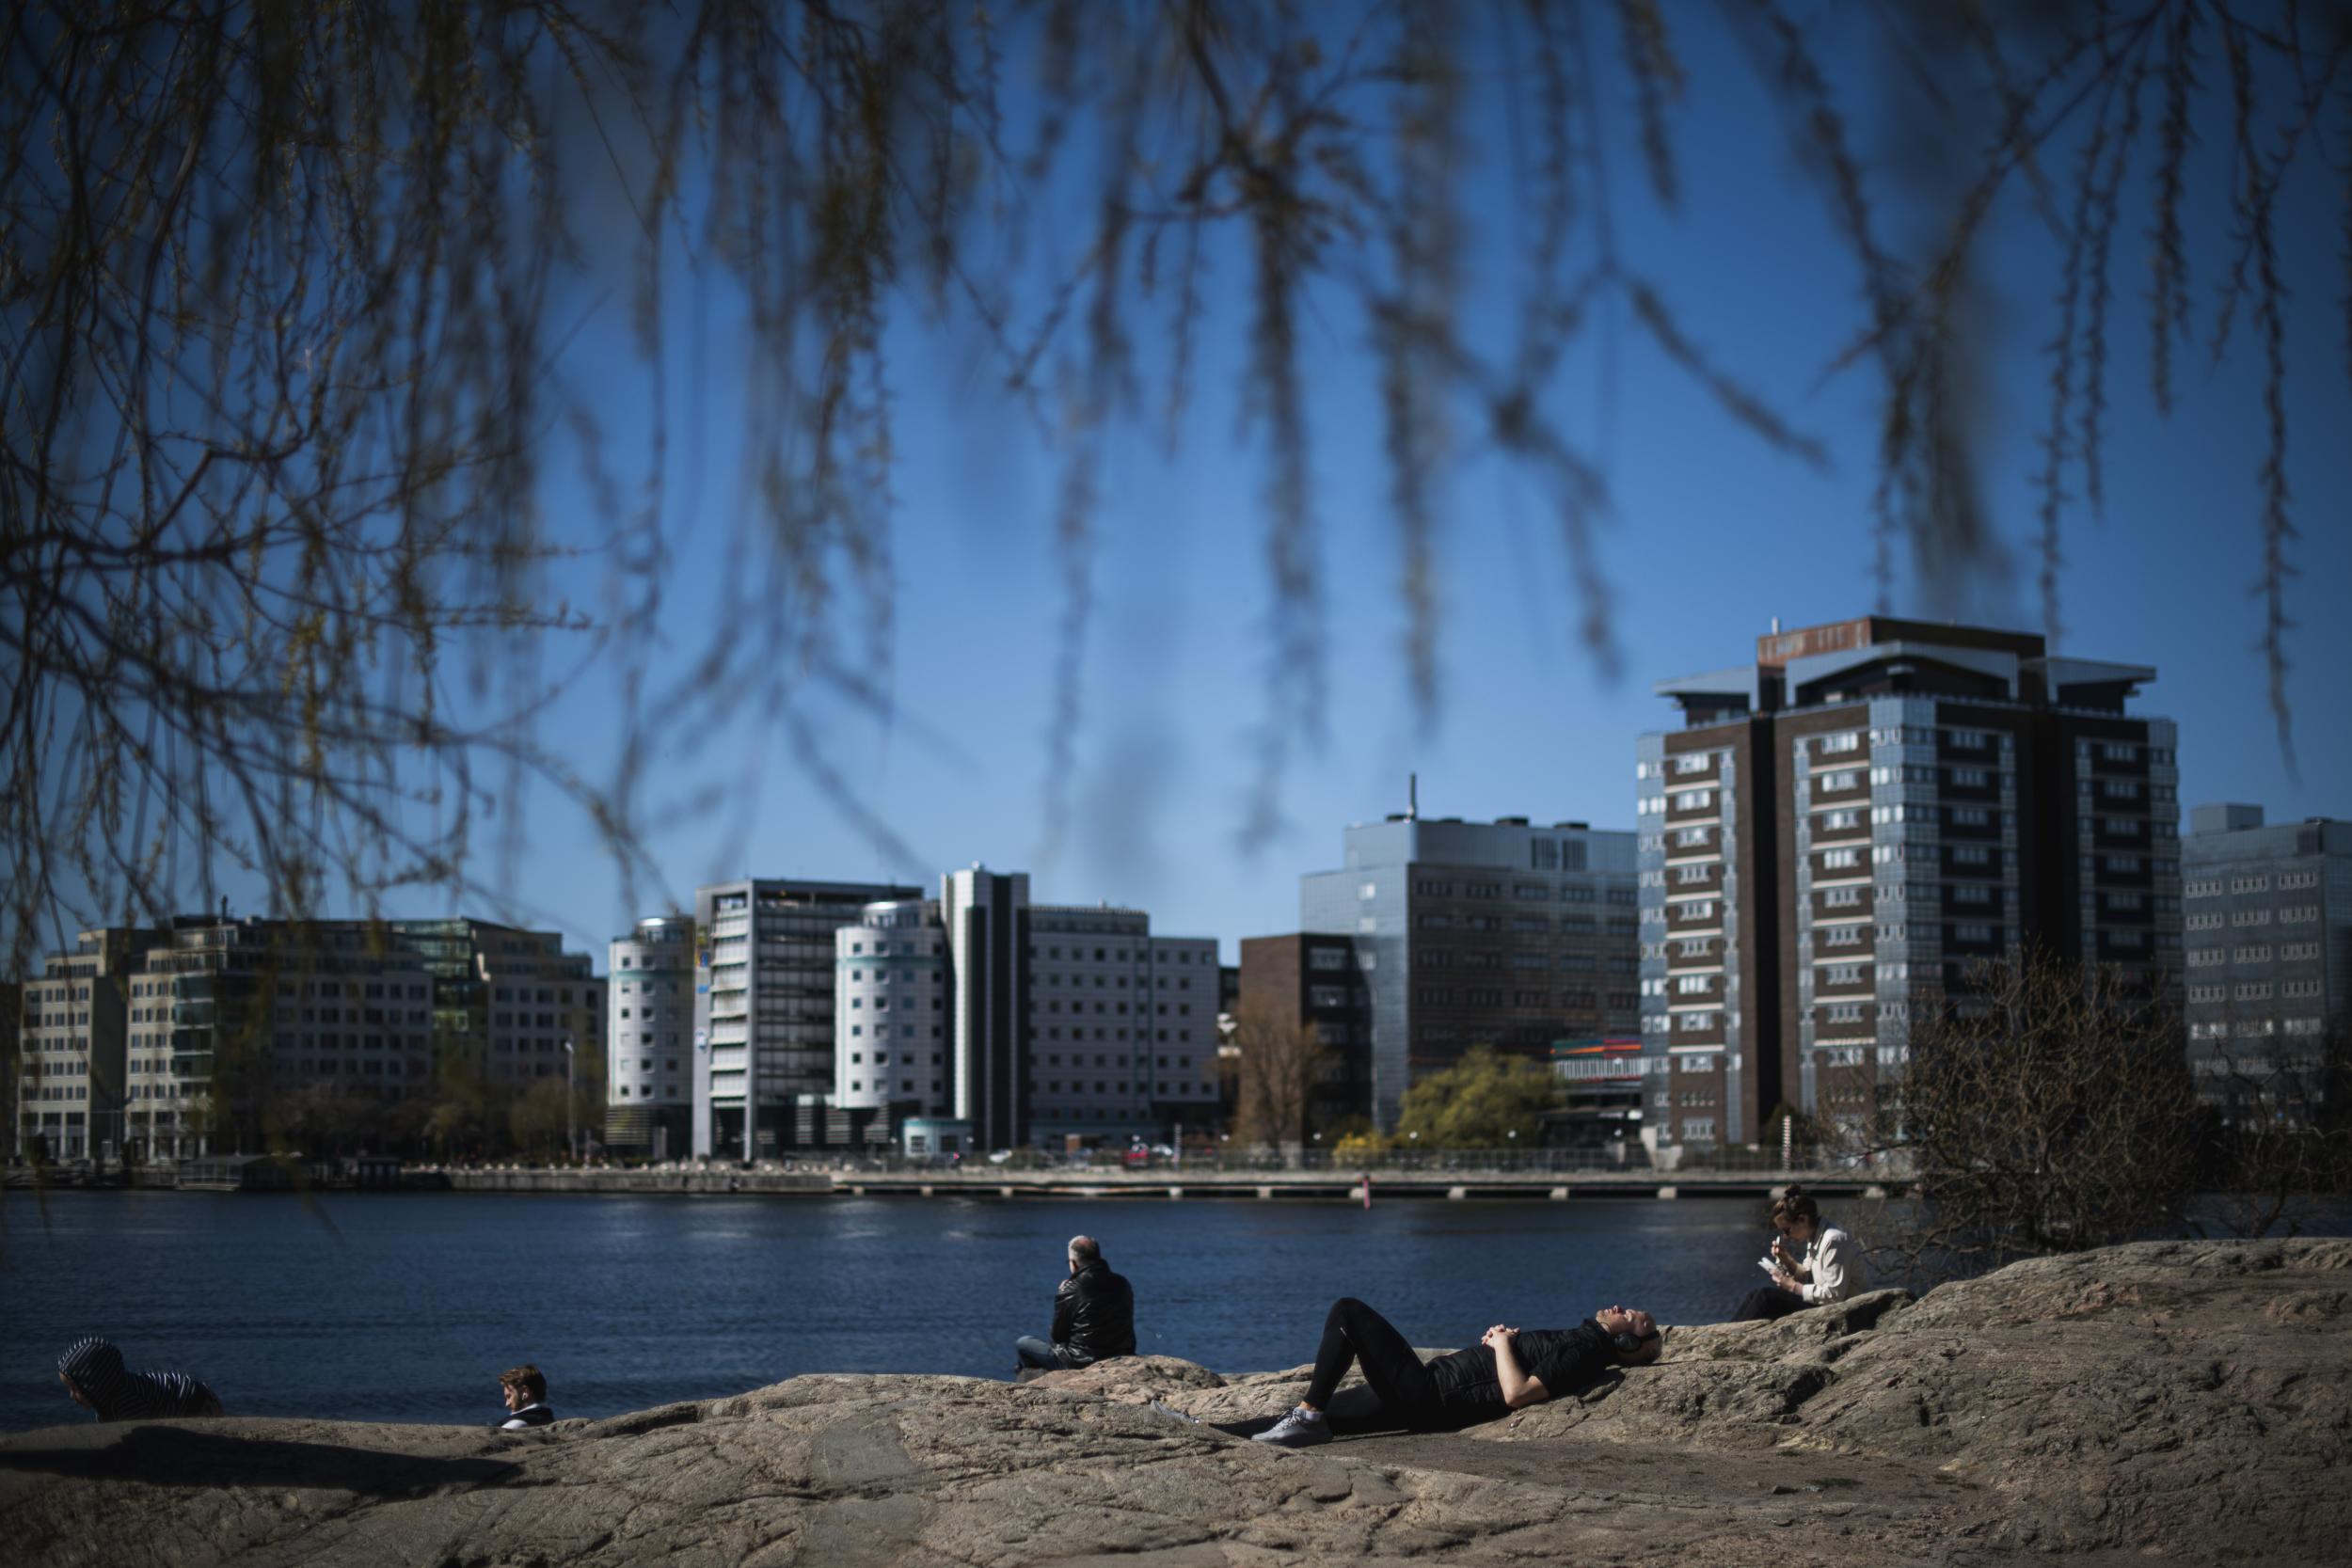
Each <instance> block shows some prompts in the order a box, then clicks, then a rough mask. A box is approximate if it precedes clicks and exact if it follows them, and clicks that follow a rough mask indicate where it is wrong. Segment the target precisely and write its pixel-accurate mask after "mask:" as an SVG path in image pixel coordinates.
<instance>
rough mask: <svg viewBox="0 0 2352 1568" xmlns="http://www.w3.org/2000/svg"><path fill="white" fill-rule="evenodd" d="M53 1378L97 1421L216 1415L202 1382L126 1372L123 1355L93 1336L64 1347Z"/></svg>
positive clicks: (213, 1398)
mask: <svg viewBox="0 0 2352 1568" xmlns="http://www.w3.org/2000/svg"><path fill="white" fill-rule="evenodd" d="M57 1380H58V1381H59V1382H61V1383H63V1384H64V1385H65V1391H66V1392H67V1393H68V1394H70V1395H72V1398H73V1402H74V1403H75V1404H78V1405H81V1406H83V1407H85V1408H86V1409H87V1410H89V1411H91V1412H93V1413H94V1414H96V1416H97V1417H98V1418H99V1419H100V1420H102V1421H158V1420H173V1419H176V1418H180V1417H183V1416H217V1415H219V1414H220V1413H221V1409H220V1398H219V1396H218V1395H216V1394H215V1393H214V1392H213V1390H212V1389H211V1388H210V1387H209V1386H207V1385H205V1383H204V1382H203V1381H202V1380H201V1379H199V1378H193V1377H190V1376H188V1375H187V1374H186V1373H185V1372H133V1371H125V1370H123V1367H122V1352H120V1351H119V1350H117V1349H116V1348H115V1347H114V1345H113V1344H112V1343H111V1342H110V1341H108V1340H104V1339H101V1338H97V1337H95V1336H92V1337H91V1338H87V1339H77V1340H75V1341H74V1342H73V1343H72V1344H71V1345H69V1346H68V1347H66V1352H65V1354H63V1355H60V1356H58V1357H57Z"/></svg>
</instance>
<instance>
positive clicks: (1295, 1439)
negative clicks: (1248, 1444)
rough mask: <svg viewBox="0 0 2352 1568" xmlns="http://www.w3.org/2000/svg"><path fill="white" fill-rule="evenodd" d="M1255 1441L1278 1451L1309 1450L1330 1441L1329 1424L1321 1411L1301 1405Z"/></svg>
mask: <svg viewBox="0 0 2352 1568" xmlns="http://www.w3.org/2000/svg"><path fill="white" fill-rule="evenodd" d="M1255 1440H1256V1441H1257V1442H1260V1443H1271V1444H1273V1445H1274V1446H1275V1447H1276V1448H1279V1449H1304V1448H1310V1447H1312V1446H1313V1445H1314V1444H1317V1443H1328V1442H1329V1441H1330V1440H1331V1423H1330V1422H1329V1421H1327V1420H1325V1419H1324V1418H1323V1412H1322V1411H1320V1410H1310V1409H1308V1408H1307V1407H1306V1406H1305V1405H1303V1404H1302V1405H1300V1406H1298V1407H1297V1408H1296V1409H1295V1410H1293V1411H1292V1412H1291V1413H1290V1414H1289V1415H1287V1416H1285V1417H1283V1418H1281V1419H1280V1420H1279V1421H1277V1422H1275V1423H1274V1424H1273V1425H1272V1426H1270V1427H1268V1428H1266V1430H1265V1431H1263V1432H1262V1433H1258V1435H1257V1437H1256V1439H1255Z"/></svg>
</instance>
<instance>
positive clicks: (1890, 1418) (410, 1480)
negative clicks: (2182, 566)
mask: <svg viewBox="0 0 2352 1568" xmlns="http://www.w3.org/2000/svg"><path fill="white" fill-rule="evenodd" d="M2348 1327H2352V1242H2344V1241H2296V1242H2273V1243H2150V1244H2147V1245H2142V1246H2131V1247H2117V1248H2110V1249H2107V1250H2106V1251H2102V1252H2096V1253H2087V1254H2082V1255H2079V1256H2076V1257H2072V1258H2063V1259H2041V1260H2036V1261H2033V1262H2028V1263H2020V1264H2017V1265H2015V1266H2013V1267H2011V1268H2009V1269H2005V1270H2003V1271H2001V1272H2000V1273H1998V1274H1995V1275H1989V1276H1987V1277H1985V1278H1983V1279H1979V1280H1975V1281H1971V1282H1968V1283H1965V1284H1961V1285H1951V1286H1946V1287H1944V1288H1942V1289H1939V1290H1937V1291H1932V1292H1931V1293H1929V1294H1928V1295H1927V1296H1925V1297H1923V1298H1921V1299H1919V1300H1917V1301H1913V1300H1912V1299H1911V1298H1910V1297H1908V1296H1907V1295H1905V1294H1904V1293H1903V1292H1900V1291H1878V1292H1874V1293H1873V1294H1872V1295H1870V1296H1867V1297H1862V1298H1858V1299H1857V1300H1855V1301H1853V1302H1849V1303H1846V1304H1844V1305H1843V1306H1841V1307H1836V1308H1833V1309H1817V1310H1814V1311H1808V1312H1803V1313H1799V1314H1796V1315H1795V1316H1793V1317H1790V1318H1787V1319H1784V1320H1782V1321H1780V1322H1778V1323H1750V1324H1718V1325H1705V1326H1690V1327H1682V1328H1678V1329H1676V1330H1674V1331H1672V1332H1671V1333H1670V1334H1669V1335H1668V1338H1667V1341H1666V1347H1665V1351H1664V1354H1663V1355H1662V1357H1661V1361H1660V1362H1659V1364H1658V1365H1657V1366H1655V1367H1650V1368H1645V1369H1641V1370H1634V1371H1629V1372H1625V1373H1622V1374H1614V1375H1612V1376H1609V1377H1605V1378H1603V1379H1602V1380H1601V1381H1600V1382H1599V1383H1598V1384H1597V1385H1596V1386H1594V1387H1592V1388H1590V1389H1586V1390H1583V1391H1581V1392H1580V1393H1577V1394H1575V1395H1573V1396H1571V1397H1566V1398H1562V1399H1560V1400H1556V1401H1554V1402H1551V1403H1549V1404H1545V1405H1538V1406H1535V1407H1534V1408H1532V1409H1528V1410H1523V1411H1519V1412H1518V1413H1516V1414H1514V1415H1512V1416H1510V1417H1507V1418H1504V1419H1502V1420H1500V1421H1496V1422H1493V1423H1490V1424H1488V1425H1486V1426H1482V1427H1477V1428H1472V1429H1470V1430H1468V1431H1465V1432H1461V1433H1398V1432H1395V1431H1393V1430H1384V1428H1383V1423H1382V1422H1381V1421H1380V1420H1379V1419H1378V1418H1377V1413H1376V1410H1375V1409H1374V1408H1372V1407H1373V1406H1374V1405H1375V1402H1373V1401H1372V1400H1371V1399H1370V1396H1369V1393H1368V1391H1365V1390H1362V1389H1360V1388H1359V1389H1357V1390H1356V1391H1354V1392H1352V1393H1351V1394H1349V1395H1347V1396H1345V1397H1344V1398H1343V1400H1342V1401H1340V1402H1335V1414H1336V1415H1338V1416H1339V1417H1340V1418H1341V1421H1340V1425H1341V1427H1342V1430H1343V1435H1342V1436H1341V1437H1340V1438H1339V1440H1337V1441H1335V1442H1333V1443H1331V1444H1329V1445H1327V1446H1326V1447H1323V1448H1318V1449H1308V1450H1304V1451H1301V1452H1284V1451H1280V1450H1276V1449H1268V1448H1266V1447H1265V1446H1263V1445H1262V1444H1257V1443H1252V1442H1249V1441H1248V1440H1247V1437H1246V1435H1245V1434H1246V1433H1247V1432H1248V1431H1250V1430H1254V1429H1255V1428H1256V1427H1257V1426H1259V1425H1262V1424H1263V1422H1264V1421H1266V1420H1269V1419H1270V1418H1273V1417H1274V1416H1276V1415H1278V1414H1279V1412H1280V1411H1281V1410H1282V1409H1284V1408H1286V1407H1287V1406H1288V1404H1289V1403H1290V1402H1293V1401H1295V1399H1296V1397H1297V1395H1298V1393H1299V1391H1300V1390H1301V1389H1302V1388H1303V1386H1304V1385H1305V1380H1306V1370H1305V1369H1304V1368H1294V1369H1288V1370H1280V1371H1273V1372H1264V1373H1258V1374H1254V1375H1250V1376H1244V1377H1219V1376H1218V1375H1217V1374H1216V1373H1214V1372H1211V1371H1209V1370H1206V1369H1204V1368H1200V1367H1196V1366H1193V1365H1191V1364H1190V1363H1186V1362H1182V1361H1176V1360H1173V1359H1171V1358H1168V1357H1159V1356H1148V1357H1136V1358H1130V1359H1127V1360H1123V1361H1114V1362H1106V1363H1103V1364H1101V1365H1098V1366H1095V1367H1090V1368H1086V1369H1083V1370H1078V1371H1070V1372H1055V1373H1051V1374H1049V1375H1048V1376H1046V1377H1044V1378H1041V1379H1039V1380H1037V1381H1036V1382H1034V1383H1031V1384H1026V1385H1021V1386H1014V1385H1010V1384H1006V1383H999V1382H993V1381H987V1380H982V1379H972V1378H954V1377H934V1376H844V1375H829V1376H813V1377H801V1378H794V1379H792V1380H790V1381H788V1382H786V1383H781V1384H777V1385H775V1386H772V1387H769V1388H762V1389H757V1390H755V1391H752V1392H749V1393H745V1394H741V1395H737V1396H734V1397H732V1398H728V1399H722V1400H711V1401H704V1402H690V1403H680V1404H672V1405H665V1406H661V1407H659V1408H657V1409H653V1410H646V1411H639V1412H636V1413H633V1414H631V1415H628V1416H620V1417H614V1418H610V1419H606V1420H597V1421H577V1420H574V1421H560V1422H558V1423H556V1424H555V1425H554V1426H552V1427H548V1428H543V1429H540V1430H537V1431H533V1432H528V1433H493V1432H487V1431H479V1430H475V1429H472V1428H448V1427H414V1426H376V1425H366V1424H359V1423H331V1422H316V1421H294V1420H272V1419H262V1418H230V1419H223V1420H212V1421H183V1422H151V1423H143V1424H120V1425H113V1426H97V1425H78V1426H72V1427H60V1428H53V1429H50V1430H48V1431H43V1432H33V1433H12V1434H8V1435H7V1436H5V1437H0V1541H5V1542H6V1543H7V1544H8V1550H7V1553H6V1558H7V1560H8V1562H9V1563H11V1564H28V1565H30V1564H39V1565H44V1568H45V1565H49V1564H58V1565H67V1564H74V1565H79V1564H88V1565H91V1568H101V1565H103V1568H114V1565H118V1564H119V1565H127V1568H143V1565H149V1564H153V1565H158V1568H161V1565H167V1564H168V1565H170V1568H211V1565H214V1564H240V1565H247V1564H249V1565H254V1568H271V1565H278V1564H284V1565H288V1568H291V1565H294V1564H308V1563H321V1562H325V1563H334V1564H337V1565H339V1568H372V1565H376V1564H383V1565H387V1568H389V1565H393V1564H398V1565H401V1568H410V1565H416V1568H553V1565H557V1564H586V1565H613V1568H619V1565H631V1564H640V1563H653V1562H661V1563H665V1564H667V1563H676V1564H702V1563H708V1564H713V1565H717V1564H730V1565H731V1564H752V1565H771V1564H774V1565H783V1564H811V1565H815V1564H825V1565H848V1568H858V1565H863V1564H898V1563H904V1564H913V1565H924V1564H941V1565H946V1564H957V1565H961V1568H993V1565H997V1564H1004V1565H1011V1564H1024V1563H1054V1564H1067V1565H1095V1564H1100V1565H1104V1568H1107V1565H1109V1564H1112V1563H1117V1564H1120V1565H1121V1568H1245V1565H1246V1568H1260V1565H1272V1564H1282V1563H1315V1564H1322V1563H1330V1564H1338V1563H1351V1564H1352V1563H1383V1562H1401V1561H1404V1560H1412V1559H1424V1558H1435V1557H1440V1556H1441V1557H1442V1558H1443V1559H1444V1560H1446V1561H1447V1562H1449V1563H1462V1564H1472V1565H1484V1564H1528V1563H1537V1562H1553V1561H1563V1562H1566V1561H1573V1562H1580V1563H1581V1562H1587V1561H1590V1562H1595V1563H1603V1562H1609V1563H1658V1564H1661V1565H1664V1564H1672V1565H1673V1568H1716V1565H1722V1568H1733V1565H1738V1568H1750V1565H1752V1564H1754V1563H1756V1562H1757V1561H1759V1560H1770V1561H1773V1562H1785V1563H1792V1564H1812V1563H1824V1564H1838V1565H1841V1568H1843V1565H1849V1564H1857V1563H1861V1564H1875V1563H1951V1564H1973V1563H1986V1562H1996V1561H2000V1562H2006V1561H2019V1562H2023V1561H2026V1560H2049V1559H2050V1558H2052V1557H2059V1558H2064V1559H2067V1560H2073V1561H2079V1562H2101V1563H2117V1564H2120V1563H2122V1562H2123V1561H2125V1560H2127V1559H2128V1560H2131V1561H2134V1562H2144V1561H2148V1560H2185V1561H2200V1562H2203V1561H2229V1560H2238V1561H2245V1562H2261V1563H2286V1564H2294V1563H2321V1562H2327V1563H2336V1562H2341V1561H2342V1560H2344V1542H2345V1541H2346V1540H2347V1539H2352V1487H2347V1486H2346V1485H2345V1484H2344V1482H2345V1479H2346V1478H2345V1473H2344V1472H2345V1462H2346V1459H2347V1456H2352V1354H2346V1353H2347V1350H2348V1349H2352V1343H2348V1342H2347V1337H2346V1336H2347V1328H2348ZM1155 1406H1158V1407H1162V1408H1155ZM1169 1410H1174V1411H1181V1412H1184V1414H1186V1415H1189V1416H1191V1417H1193V1418H1196V1419H1195V1420H1192V1421H1187V1420H1184V1419H1181V1418H1178V1417H1175V1416H1171V1415H1169V1414H1168V1413H1167V1412H1168V1411H1169Z"/></svg>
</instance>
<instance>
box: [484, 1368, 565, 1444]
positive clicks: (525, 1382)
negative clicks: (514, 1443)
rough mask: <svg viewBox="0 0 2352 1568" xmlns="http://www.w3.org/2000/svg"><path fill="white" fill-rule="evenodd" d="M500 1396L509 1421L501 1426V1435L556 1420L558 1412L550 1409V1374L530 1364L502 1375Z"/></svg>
mask: <svg viewBox="0 0 2352 1568" xmlns="http://www.w3.org/2000/svg"><path fill="white" fill-rule="evenodd" d="M499 1392H500V1394H501V1395H502V1396H503V1397H504V1399H505V1401H506V1418H505V1419H504V1420H502V1421H501V1422H499V1423H498V1429H499V1430H500V1431H501V1432H520V1431H522V1430H523V1429H524V1428H526V1427H543V1426H546V1425H548V1423H550V1422H552V1421H553V1420H554V1419H555V1412H554V1411H553V1410H550V1409H549V1408H548V1379H547V1374H546V1373H545V1372H542V1371H541V1370H539V1369H538V1368H536V1367H534V1366H532V1364H531V1363H530V1362H528V1361H526V1362H524V1363H523V1364H522V1365H521V1366H519V1367H509V1368H507V1369H506V1370H504V1371H502V1372H501V1373H499Z"/></svg>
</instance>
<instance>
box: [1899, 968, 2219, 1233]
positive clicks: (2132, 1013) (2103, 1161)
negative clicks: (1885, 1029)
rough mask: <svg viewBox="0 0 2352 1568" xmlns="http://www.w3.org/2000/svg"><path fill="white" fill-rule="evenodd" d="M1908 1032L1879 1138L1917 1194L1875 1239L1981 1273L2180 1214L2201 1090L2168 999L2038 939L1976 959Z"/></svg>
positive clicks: (2189, 1181)
mask: <svg viewBox="0 0 2352 1568" xmlns="http://www.w3.org/2000/svg"><path fill="white" fill-rule="evenodd" d="M1909 1043H1910V1061H1909V1064H1908V1065H1907V1066H1906V1067H1905V1069H1903V1074H1902V1077H1901V1078H1900V1079H1899V1080H1898V1081H1896V1082H1895V1083H1894V1084H1893V1085H1889V1086H1888V1088H1887V1089H1886V1090H1885V1091H1883V1099H1882V1104H1881V1108H1880V1112H1879V1117H1880V1125H1879V1127H1878V1128H1877V1130H1876V1132H1875V1134H1874V1141H1875V1149H1874V1152H1875V1153H1877V1154H1879V1155H1881V1156H1883V1157H1884V1158H1886V1159H1887V1160H1888V1162H1889V1164H1890V1165H1891V1166H1892V1168H1894V1169H1896V1170H1899V1171H1901V1172H1903V1173H1904V1174H1905V1175H1906V1177H1907V1180H1908V1181H1909V1183H1910V1186H1911V1196H1912V1197H1913V1198H1914V1200H1915V1201H1914V1203H1913V1204H1912V1206H1911V1210H1910V1213H1909V1217H1908V1219H1907V1220H1904V1221H1902V1222H1900V1223H1899V1224H1898V1225H1897V1227H1895V1230H1894V1233H1893V1234H1891V1235H1886V1236H1883V1237H1881V1238H1879V1239H1878V1243H1877V1244H1878V1245H1879V1246H1882V1247H1886V1248H1891V1249H1892V1250H1893V1251H1894V1252H1896V1253H1898V1254H1899V1255H1901V1256H1902V1257H1903V1258H1904V1259H1906V1260H1907V1261H1908V1263H1909V1264H1910V1265H1911V1267H1912V1268H1913V1269H1914V1271H1915V1272H1921V1271H1923V1272H1927V1273H1937V1272H1948V1271H1951V1270H1962V1271H1965V1272H1972V1273H1973V1272H1978V1271H1980V1270H1982V1269H1985V1268H1991V1267H1997V1266H1998V1265H2000V1264H2001V1263H2004V1262H2008V1261H2010V1260H2011V1259H2017V1258H2024V1257H2031V1256H2035V1255H2038V1254H2042V1253H2048V1252H2074V1251H2080V1250H2082V1249H2084V1248H2087V1247H2098V1246H2108V1245H2112V1244H2114V1243H2119V1242H2130V1241H2137V1240H2139V1239H2141V1238H2142V1237H2143V1236H2146V1235H2147V1234H2149V1233H2150V1232H2151V1231H2153V1230H2154V1229H2155V1228H2157V1227H2162V1226H2167V1225H2173V1224H2178V1223H2180V1221H2181V1219H2182V1216H2183V1214H2184V1212H2185V1206H2186V1203H2187V1200H2188V1197H2189V1196H2190V1194H2191V1193H2192V1191H2193V1190H2194V1177H2195V1170H2196V1149H2195V1146H2194V1142H2193V1133H2194V1128H2195V1123H2196V1117H2197V1104H2196V1096H2195V1092H2194V1089H2193V1088H2192V1086H2191V1083H2190V1078H2189V1071H2188V1063H2187V1059H2186V1056H2185V1052H2184V1049H2183V1047H2184V1038H2183V1034H2182V1028H2181V1021H2180V1016H2179V1014H2178V1013H2177V1012H2176V1011H2174V1010H2173V1009H2172V1008H2171V1007H2170V1006H2169V1005H2168V1003H2167V1001H2166V999H2165V998H2163V997H2161V996H2153V997H2152V996H2150V995H2149V994H2147V993H2146V991H2144V990H2140V989H2137V988H2132V987H2126V986H2124V985H2122V984H2121V983H2120V982H2118V981H2117V980H2116V978H2115V977H2114V976H2113V975H2112V974H2109V973H2107V972H2106V971H2104V970H2102V969H2099V968H2097V967H2096V966H2084V965H2075V964H2072V963H2067V962H2063V961H2061V960H2058V959H2057V958H2052V957H2051V956H2049V955H2048V954H2046V953H2042V952H2039V951H2034V952H2026V953H2018V954H2012V955H2010V956H2008V957H2005V958H1991V959H1979V960H1976V961H1975V962H1973V963H1972V964H1971V965H1970V966H1969V968H1968V971H1967V973H1966V974H1965V976H1964V978H1963V984H1962V986H1961V987H1960V988H1959V990H1958V991H1957V993H1956V994H1955V995H1954V996H1952V997H1950V998H1947V999H1946V1000H1944V1001H1943V1002H1942V1003H1941V1004H1940V1005H1939V1006H1936V1007H1935V1008H1934V1010H1932V1011H1923V1013H1922V1015H1921V1016H1920V1017H1919V1018H1918V1019H1917V1020H1916V1021H1915V1022H1914V1024H1913V1026H1912V1030H1911V1036H1910V1042H1909Z"/></svg>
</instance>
